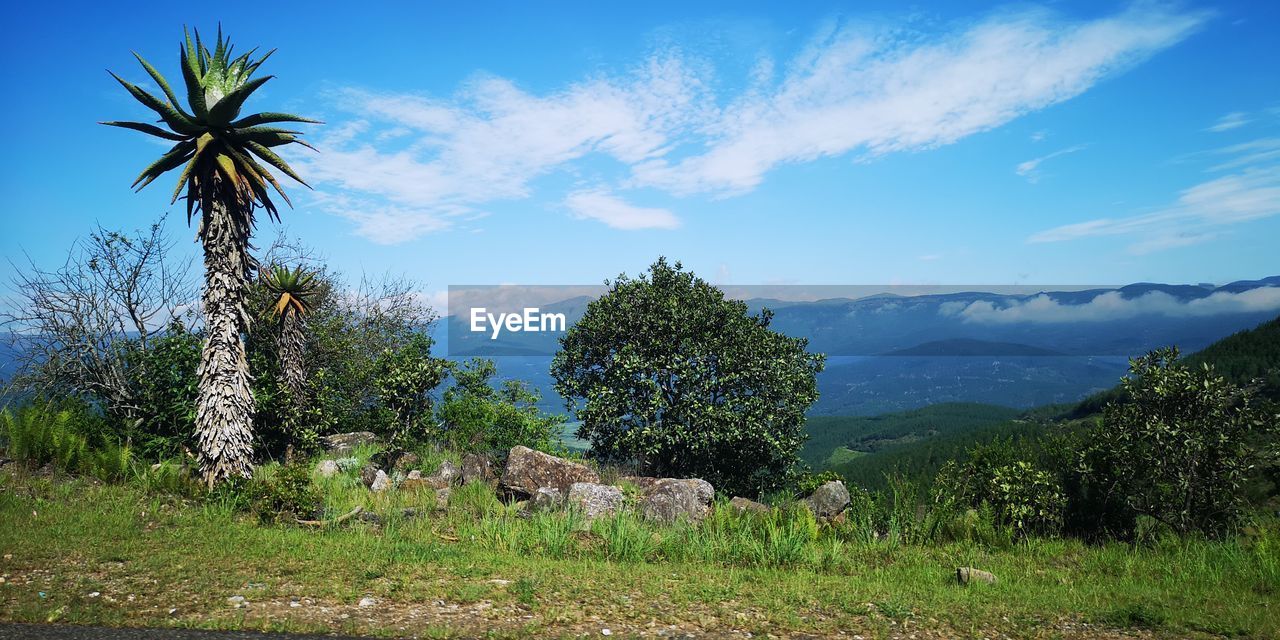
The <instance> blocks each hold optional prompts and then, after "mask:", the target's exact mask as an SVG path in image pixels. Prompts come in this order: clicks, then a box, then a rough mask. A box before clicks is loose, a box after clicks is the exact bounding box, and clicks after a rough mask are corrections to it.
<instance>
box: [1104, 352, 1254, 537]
mask: <svg viewBox="0 0 1280 640" xmlns="http://www.w3.org/2000/svg"><path fill="white" fill-rule="evenodd" d="M1121 389H1122V391H1123V393H1122V398H1123V399H1122V400H1118V401H1113V402H1111V403H1109V404H1108V405H1107V407H1106V410H1105V411H1104V412H1103V418H1102V421H1101V423H1100V424H1099V425H1098V426H1097V427H1096V428H1095V429H1094V430H1093V431H1092V432H1091V433H1090V437H1089V439H1088V441H1087V443H1086V445H1085V448H1084V450H1083V451H1082V452H1081V455H1080V458H1079V460H1080V472H1081V474H1082V475H1083V478H1084V480H1085V484H1086V486H1087V490H1088V492H1089V493H1090V495H1091V496H1092V498H1093V499H1095V500H1097V501H1098V502H1099V503H1100V504H1101V505H1103V506H1104V507H1105V508H1108V509H1114V510H1119V511H1120V513H1121V515H1122V516H1123V521H1124V522H1126V523H1128V526H1127V528H1128V529H1129V531H1132V526H1133V522H1134V521H1135V519H1136V517H1137V516H1148V517H1150V518H1153V519H1155V520H1157V521H1159V522H1162V523H1164V524H1165V525H1167V526H1169V527H1170V528H1171V529H1172V530H1173V531H1175V532H1177V533H1179V534H1187V533H1191V532H1201V533H1204V534H1207V535H1211V536H1217V535H1222V534H1225V533H1226V532H1228V531H1229V530H1230V529H1231V528H1232V527H1233V525H1235V524H1236V523H1237V522H1238V521H1239V519H1240V516H1241V515H1242V512H1243V506H1244V492H1243V487H1244V483H1245V480H1246V478H1247V475H1248V473H1249V472H1250V470H1251V469H1253V467H1254V464H1255V461H1256V460H1257V456H1258V455H1259V453H1260V450H1259V448H1258V447H1257V446H1255V445H1256V444H1257V443H1256V442H1255V441H1254V436H1255V435H1256V434H1258V433H1259V432H1261V431H1262V430H1264V429H1268V428H1272V427H1273V425H1274V423H1275V420H1276V417H1275V416H1269V415H1266V412H1264V411H1263V410H1261V409H1260V408H1259V407H1258V405H1257V403H1256V402H1255V400H1254V397H1253V392H1252V391H1251V390H1250V389H1249V388H1247V387H1240V386H1238V385H1236V384H1233V383H1231V382H1229V381H1227V380H1226V379H1225V378H1223V377H1222V376H1220V375H1218V374H1217V373H1215V372H1214V370H1213V368H1212V366H1210V365H1208V364H1202V365H1201V366H1200V367H1199V368H1192V367H1188V366H1186V365H1185V364H1183V363H1182V362H1181V361H1180V360H1179V353H1178V350H1177V349H1176V348H1166V349H1159V350H1156V351H1152V352H1150V353H1148V354H1147V355H1145V356H1142V357H1140V358H1135V359H1133V360H1132V361H1131V362H1130V375H1129V377H1127V378H1125V379H1124V380H1123V381H1122V382H1121Z"/></svg>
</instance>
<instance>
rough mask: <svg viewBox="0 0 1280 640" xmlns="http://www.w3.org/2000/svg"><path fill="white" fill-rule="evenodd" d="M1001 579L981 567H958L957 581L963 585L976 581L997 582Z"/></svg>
mask: <svg viewBox="0 0 1280 640" xmlns="http://www.w3.org/2000/svg"><path fill="white" fill-rule="evenodd" d="M998 581H999V579H998V578H996V576H995V574H992V573H988V572H986V571H983V570H981V569H974V568H973V567H960V568H958V569H956V582H959V583H960V584H963V585H968V584H972V583H974V582H985V583H986V584H995V583H996V582H998Z"/></svg>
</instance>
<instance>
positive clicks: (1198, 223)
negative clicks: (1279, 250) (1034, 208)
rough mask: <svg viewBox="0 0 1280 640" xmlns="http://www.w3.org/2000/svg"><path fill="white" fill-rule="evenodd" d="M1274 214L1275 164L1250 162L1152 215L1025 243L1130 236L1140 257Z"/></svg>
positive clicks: (1277, 192) (1279, 191) (1279, 206)
mask: <svg viewBox="0 0 1280 640" xmlns="http://www.w3.org/2000/svg"><path fill="white" fill-rule="evenodd" d="M1249 148H1254V147H1249ZM1277 214H1280V165H1277V164H1274V163H1255V164H1250V165H1248V166H1245V167H1244V168H1242V169H1241V170H1240V171H1238V172H1237V173H1232V174H1229V175H1225V176H1221V177H1218V178H1214V179H1212V180H1207V181H1205V182H1202V183H1200V184H1197V185H1195V186H1193V187H1190V188H1188V189H1185V190H1183V191H1182V193H1181V194H1179V196H1178V198H1177V200H1175V201H1174V202H1173V203H1171V204H1169V205H1167V206H1165V207H1162V208H1160V209H1158V210H1156V211H1153V212H1150V213H1144V214H1140V215H1133V216H1128V217H1123V218H1098V219H1095V220H1089V221H1086V222H1077V223H1073V224H1068V225H1063V226H1060V227H1055V228H1052V229H1048V230H1045V231H1041V232H1039V233H1036V234H1033V235H1032V236H1031V237H1030V238H1028V239H1027V241H1028V242H1031V243H1041V242H1063V241H1068V240H1079V239H1083V238H1095V237H1102V236H1135V237H1136V240H1135V242H1134V243H1133V244H1131V245H1130V246H1129V251H1130V252H1131V253H1135V254H1144V253H1151V252H1153V251H1160V250H1163V249H1170V248H1174V247H1181V246H1187V245H1190V244H1195V243H1198V242H1203V241H1205V240H1208V239H1210V238H1213V237H1215V236H1217V235H1219V234H1220V233H1221V232H1222V230H1223V228H1224V227H1227V226H1230V225H1234V224H1239V223H1242V222H1248V221H1250V220H1257V219H1260V218H1266V217H1270V216H1274V215H1277Z"/></svg>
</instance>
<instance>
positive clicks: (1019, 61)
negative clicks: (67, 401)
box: [299, 3, 1205, 242]
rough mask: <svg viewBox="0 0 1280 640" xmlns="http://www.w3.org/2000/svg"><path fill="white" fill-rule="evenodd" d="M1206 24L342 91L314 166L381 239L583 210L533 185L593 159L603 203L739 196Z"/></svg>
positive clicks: (915, 40) (1174, 14)
mask: <svg viewBox="0 0 1280 640" xmlns="http://www.w3.org/2000/svg"><path fill="white" fill-rule="evenodd" d="M1204 19H1205V15H1204V14H1200V13H1185V12H1179V11H1175V10H1171V9H1164V8H1159V7H1156V6H1154V5H1149V4H1145V3H1143V4H1139V5H1135V6H1134V8H1131V9H1129V10H1125V11H1123V12H1120V13H1118V14H1115V15H1112V16H1109V17H1104V18H1100V19H1095V20H1088V21H1070V20H1067V19H1064V18H1063V17H1061V16H1060V15H1058V14H1054V13H1050V12H1048V11H1029V12H1020V13H1001V14H997V15H993V16H989V17H988V18H986V19H984V20H981V21H979V22H976V23H971V24H969V25H966V26H964V27H962V28H958V29H954V30H951V31H947V32H943V33H927V34H923V33H905V32H903V31H901V30H894V29H890V28H889V27H887V26H883V25H866V24H862V25H842V24H832V25H830V26H828V27H826V28H824V29H823V30H821V31H820V32H819V33H817V34H816V35H815V36H814V37H813V38H812V39H811V41H810V43H809V44H808V45H807V46H806V47H804V49H803V51H801V52H800V53H799V54H798V55H796V56H794V57H793V58H792V59H790V60H789V61H786V62H779V63H777V64H774V63H773V62H772V61H771V58H769V57H768V56H767V55H764V54H762V55H761V58H760V64H757V65H755V71H753V72H752V73H751V74H750V77H749V78H747V87H746V88H745V89H743V90H741V91H739V92H738V93H736V94H733V95H727V94H724V93H723V92H720V93H717V92H716V91H715V90H714V87H721V86H726V85H733V84H734V83H733V82H730V83H725V82H720V81H718V79H717V78H716V77H715V71H714V68H713V67H712V66H711V65H710V64H708V63H705V62H703V61H701V60H700V59H698V58H697V57H696V56H691V55H689V54H688V53H686V52H682V51H680V50H678V49H675V48H672V49H668V50H664V51H659V52H656V53H654V54H653V55H651V56H650V57H648V58H647V59H646V60H644V61H642V62H640V63H639V64H637V65H636V66H635V67H634V68H633V69H630V70H627V71H625V72H622V73H615V74H605V75H596V76H591V77H588V78H584V79H582V80H580V81H578V82H575V83H572V84H569V85H568V86H566V87H564V88H562V89H559V90H555V91H551V92H546V93H533V92H530V91H528V90H527V89H524V88H522V87H520V86H519V85H518V84H517V83H516V82H515V81H513V80H510V79H505V78H500V77H494V76H491V75H477V76H475V77H473V78H472V79H470V80H469V81H467V82H466V83H465V84H464V85H463V86H462V87H461V88H460V89H459V90H458V91H457V92H456V93H455V94H454V95H452V96H447V97H435V96H424V95H408V94H401V93H383V92H377V91H370V90H360V89H344V90H340V91H338V92H336V93H335V94H334V100H335V103H336V107H337V108H338V109H339V110H341V111H342V112H345V113H346V114H348V117H347V119H346V120H345V123H344V125H343V126H338V127H330V128H329V129H330V133H329V134H328V135H325V136H322V137H321V139H320V140H319V144H318V146H319V147H320V148H321V150H322V153H321V154H319V155H316V156H312V157H304V158H301V159H300V160H299V161H300V162H304V163H305V164H306V166H305V169H306V172H307V175H308V176H311V177H312V178H314V179H315V181H316V183H317V186H318V189H319V190H320V191H321V193H322V194H324V195H325V196H326V197H328V200H323V201H322V206H326V207H328V208H329V210H330V211H332V212H333V213H336V214H337V215H341V216H345V217H348V218H350V219H352V220H353V221H354V222H355V223H356V225H357V232H358V233H360V234H361V235H364V236H366V237H368V238H370V239H372V240H375V241H378V242H398V241H405V240H409V239H412V238H413V237H416V236H418V235H421V234H423V233H430V232H432V231H437V230H441V229H446V228H449V227H451V226H456V225H457V224H458V222H459V221H460V220H463V219H465V218H467V217H469V216H474V215H477V214H479V213H482V212H483V211H484V210H485V208H486V207H488V206H491V205H492V204H493V203H496V202H500V201H510V200H517V199H523V198H529V197H531V196H534V195H549V197H550V200H551V201H565V202H568V201H569V200H568V199H569V198H572V196H570V195H568V194H536V192H535V188H534V184H533V183H534V181H535V180H536V179H537V178H539V177H542V176H546V175H548V174H551V173H553V172H557V171H561V172H574V173H581V172H582V171H583V170H584V169H587V167H584V164H585V163H586V162H589V161H592V160H596V159H604V160H606V162H603V163H597V164H596V165H593V166H591V167H590V168H589V171H590V172H591V173H592V179H593V180H595V181H596V182H599V183H600V184H601V185H602V187H601V189H602V191H601V192H600V193H597V194H596V195H597V197H599V196H600V195H601V194H605V195H604V197H607V198H614V199H618V202H623V203H624V204H625V202H624V201H623V200H621V199H620V198H621V197H622V196H621V195H613V194H621V193H623V192H626V191H630V190H635V189H638V188H656V189H658V190H659V191H662V192H665V193H667V194H671V195H676V196H692V195H702V196H709V197H724V196H730V195H735V194H741V193H745V192H749V191H751V190H752V189H754V188H755V187H756V186H758V185H759V184H760V183H761V182H762V181H763V180H764V179H765V176H766V175H767V174H768V173H769V172H770V171H772V170H773V169H775V168H777V167H779V166H781V165H785V164H791V163H800V162H808V161H812V160H816V159H819V158H824V157H832V156H841V155H845V154H850V153H862V154H864V155H866V156H868V157H875V156H877V155H882V154H887V153H893V152H899V151H913V150H921V149H928V148H932V147H937V146H941V145H946V144H950V143H952V142H955V141H957V140H959V139H961V138H964V137H966V136H969V135H972V134H974V133H978V132H981V131H985V130H989V129H992V128H995V127H998V126H1000V125H1002V124H1005V123H1007V122H1009V121H1010V120H1013V119H1014V118H1017V117H1019V116H1021V115H1024V114H1026V113H1029V112H1032V111H1035V110H1038V109H1042V108H1044V107H1047V106H1049V105H1052V104H1056V103H1059V102H1062V101H1064V100H1067V99H1069V98H1071V97H1073V96H1076V95H1078V94H1080V93H1081V92H1084V91H1086V90H1088V89H1089V88H1090V87H1092V86H1093V85H1094V84H1095V83H1097V82H1098V81H1099V80H1101V79H1102V78H1104V77H1107V76H1109V75H1113V74H1115V73H1117V72H1120V71H1122V70H1124V69H1126V68H1128V67H1130V66H1132V65H1134V64H1137V63H1139V62H1141V61H1142V60H1144V59H1146V58H1147V57H1149V56H1150V55H1152V54H1154V53H1156V52H1158V51H1160V50H1162V49H1164V48H1166V47H1169V46H1171V45H1173V44H1175V43H1177V42H1179V41H1180V40H1182V39H1184V38H1186V37H1187V36H1188V35H1189V34H1190V33H1191V32H1193V31H1194V30H1195V29H1196V28H1197V27H1198V26H1199V25H1200V24H1201V23H1202V22H1203V21H1204ZM338 120H339V121H341V120H342V119H341V118H339V119H338ZM601 167H603V169H602V168H601ZM1033 169H1034V167H1033ZM602 172H603V173H604V174H605V175H600V176H596V175H595V174H597V173H602ZM610 172H611V173H610ZM591 193H595V192H591ZM627 199H628V200H635V199H636V198H633V197H631V196H630V195H627ZM330 205H332V206H330ZM626 206H628V207H630V206H633V205H630V204H627V205H626ZM635 206H636V207H638V208H639V209H644V207H642V206H639V205H635ZM601 210H602V209H601ZM613 210H614V211H623V209H621V208H616V207H615V208H614V209H613ZM650 211H653V210H650ZM589 217H596V218H599V219H602V220H603V218H600V217H599V216H589ZM618 219H621V218H618ZM649 219H656V218H654V216H653V215H652V214H649ZM672 219H673V220H674V216H673V217H672ZM605 221H606V222H608V221H607V220H605ZM615 226H618V225H615ZM619 228H641V227H619Z"/></svg>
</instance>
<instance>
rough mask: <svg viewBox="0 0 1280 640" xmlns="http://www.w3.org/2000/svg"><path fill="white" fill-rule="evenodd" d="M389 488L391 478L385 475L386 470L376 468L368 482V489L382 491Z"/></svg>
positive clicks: (376, 491)
mask: <svg viewBox="0 0 1280 640" xmlns="http://www.w3.org/2000/svg"><path fill="white" fill-rule="evenodd" d="M390 488H391V478H388V477H387V472H385V471H383V470H382V469H378V472H377V473H376V474H374V476H373V482H372V483H370V484H369V490H370V491H372V492H374V493H382V492H383V491H386V490H387V489H390Z"/></svg>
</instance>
